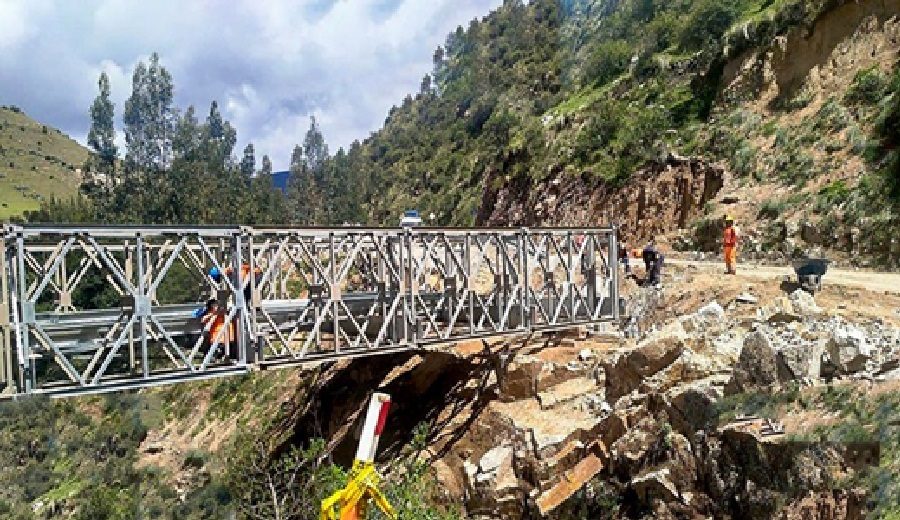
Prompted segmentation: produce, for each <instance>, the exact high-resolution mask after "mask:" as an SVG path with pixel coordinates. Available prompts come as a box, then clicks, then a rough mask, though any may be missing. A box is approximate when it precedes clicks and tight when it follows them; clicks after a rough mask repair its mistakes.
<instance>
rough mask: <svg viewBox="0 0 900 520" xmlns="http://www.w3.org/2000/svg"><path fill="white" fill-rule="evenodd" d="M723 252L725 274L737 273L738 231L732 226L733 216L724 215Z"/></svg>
mask: <svg viewBox="0 0 900 520" xmlns="http://www.w3.org/2000/svg"><path fill="white" fill-rule="evenodd" d="M722 245H723V246H724V253H725V274H737V270H736V269H737V246H738V232H737V229H736V228H735V227H734V217H732V216H731V215H726V216H725V232H724V233H723V236H722Z"/></svg>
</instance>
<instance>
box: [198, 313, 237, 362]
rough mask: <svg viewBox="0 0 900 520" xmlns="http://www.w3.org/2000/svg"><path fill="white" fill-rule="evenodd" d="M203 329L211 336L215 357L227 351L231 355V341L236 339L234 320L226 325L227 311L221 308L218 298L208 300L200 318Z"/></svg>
mask: <svg viewBox="0 0 900 520" xmlns="http://www.w3.org/2000/svg"><path fill="white" fill-rule="evenodd" d="M200 322H201V323H202V324H203V330H204V331H205V332H206V333H207V334H208V337H209V348H210V349H212V350H213V351H214V352H215V353H214V354H213V356H214V357H223V356H224V355H225V354H226V353H227V354H229V355H231V350H232V349H231V348H230V347H231V342H232V340H233V339H234V322H232V323H230V324H229V326H228V327H227V328H226V327H225V311H224V309H222V308H220V306H219V302H218V300H216V299H211V300H209V301H208V302H206V313H204V314H203V317H202V318H200Z"/></svg>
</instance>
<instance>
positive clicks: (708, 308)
mask: <svg viewBox="0 0 900 520" xmlns="http://www.w3.org/2000/svg"><path fill="white" fill-rule="evenodd" d="M696 316H697V321H699V322H700V324H701V325H702V326H705V327H721V326H722V325H723V323H724V321H725V309H723V308H722V306H721V305H719V302H717V301H715V300H713V301H711V302H709V303H707V304H706V305H704V306H703V307H700V309H698V310H697V313H696Z"/></svg>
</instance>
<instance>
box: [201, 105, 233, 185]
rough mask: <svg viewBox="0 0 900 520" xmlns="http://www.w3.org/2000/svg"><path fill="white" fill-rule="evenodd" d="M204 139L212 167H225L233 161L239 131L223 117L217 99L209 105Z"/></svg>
mask: <svg viewBox="0 0 900 520" xmlns="http://www.w3.org/2000/svg"><path fill="white" fill-rule="evenodd" d="M203 141H204V142H203V146H204V149H205V153H206V157H207V159H208V160H209V164H210V166H211V167H215V168H217V169H218V168H224V167H225V166H226V165H228V164H229V163H230V162H231V153H232V151H233V150H234V145H235V144H236V143H237V132H236V131H235V129H234V127H232V126H231V123H229V122H228V121H225V119H224V118H223V117H222V113H221V112H220V111H219V104H218V103H217V102H216V101H213V102H212V104H211V105H210V106H209V116H207V118H206V128H205V132H204V136H203Z"/></svg>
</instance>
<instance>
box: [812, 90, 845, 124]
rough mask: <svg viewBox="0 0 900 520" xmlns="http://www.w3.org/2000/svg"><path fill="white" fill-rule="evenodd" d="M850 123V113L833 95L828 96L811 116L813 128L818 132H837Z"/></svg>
mask: <svg viewBox="0 0 900 520" xmlns="http://www.w3.org/2000/svg"><path fill="white" fill-rule="evenodd" d="M849 123H850V114H848V113H847V109H846V108H844V107H843V106H841V104H840V103H838V102H837V100H836V99H835V98H834V97H830V98H828V100H827V101H826V102H825V104H824V105H822V108H820V109H819V111H818V112H816V115H815V117H814V118H813V125H812V126H813V129H815V130H817V131H819V132H825V131H828V132H839V131H841V130H843V129H844V128H846V127H847V125H848V124H849Z"/></svg>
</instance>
